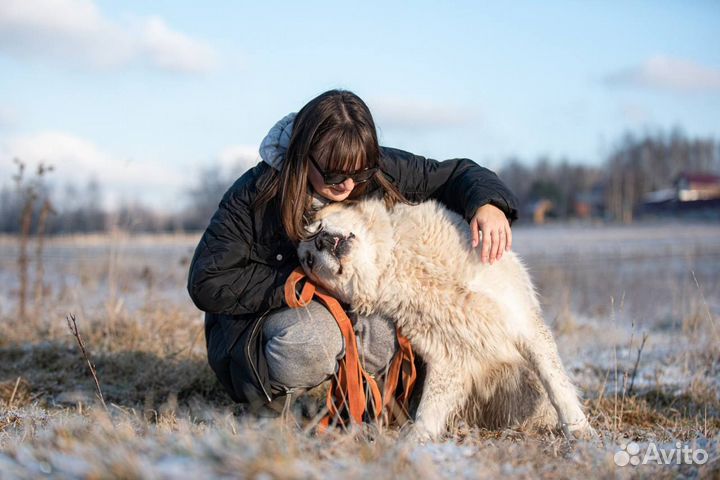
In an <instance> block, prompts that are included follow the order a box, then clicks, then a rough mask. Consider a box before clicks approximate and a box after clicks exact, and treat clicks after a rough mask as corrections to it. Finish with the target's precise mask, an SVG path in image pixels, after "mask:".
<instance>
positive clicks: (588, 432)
mask: <svg viewBox="0 0 720 480" xmlns="http://www.w3.org/2000/svg"><path fill="white" fill-rule="evenodd" d="M562 428H563V432H564V433H565V436H566V437H567V438H568V440H585V441H594V442H597V441H600V435H599V434H598V433H597V431H596V430H595V429H594V428H593V427H592V426H591V425H590V423H589V422H588V421H587V419H585V418H583V419H582V420H581V421H579V422H575V423H572V424H566V423H564V424H563V425H562Z"/></svg>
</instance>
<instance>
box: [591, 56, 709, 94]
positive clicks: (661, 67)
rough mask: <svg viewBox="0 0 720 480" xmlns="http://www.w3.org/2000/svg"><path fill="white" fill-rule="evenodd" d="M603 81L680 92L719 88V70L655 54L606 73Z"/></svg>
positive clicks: (623, 85) (616, 84) (609, 83)
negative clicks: (635, 63) (613, 71)
mask: <svg viewBox="0 0 720 480" xmlns="http://www.w3.org/2000/svg"><path fill="white" fill-rule="evenodd" d="M605 83H606V84H607V85H610V86H621V87H625V86H632V87H641V88H652V89H662V90H672V91H681V92H695V91H720V69H717V68H712V67H707V66H704V65H700V64H699V63H695V62H693V61H690V60H684V59H680V58H672V57H668V56H663V55H656V56H654V57H651V58H649V59H648V60H646V61H645V62H643V63H642V64H640V65H637V66H634V67H630V68H626V69H623V70H620V71H617V72H615V73H612V74H610V75H608V76H607V77H605Z"/></svg>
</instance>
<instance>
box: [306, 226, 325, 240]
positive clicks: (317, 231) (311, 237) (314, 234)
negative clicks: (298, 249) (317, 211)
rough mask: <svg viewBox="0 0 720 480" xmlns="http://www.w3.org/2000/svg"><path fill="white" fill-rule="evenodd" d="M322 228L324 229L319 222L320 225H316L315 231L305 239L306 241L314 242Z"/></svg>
mask: <svg viewBox="0 0 720 480" xmlns="http://www.w3.org/2000/svg"><path fill="white" fill-rule="evenodd" d="M324 228H325V227H324V226H323V224H322V222H320V225H318V228H317V230H315V232H314V233H312V234H310V236H309V237H307V239H308V241H312V240H315V237H317V236H318V235H320V234H321V233H322V232H323V230H324Z"/></svg>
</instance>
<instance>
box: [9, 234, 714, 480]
mask: <svg viewBox="0 0 720 480" xmlns="http://www.w3.org/2000/svg"><path fill="white" fill-rule="evenodd" d="M513 233H514V240H513V245H514V250H515V251H516V252H518V253H519V254H520V255H521V256H522V257H523V258H524V260H525V262H526V264H527V266H528V268H529V270H530V272H531V275H532V277H533V279H534V280H535V282H536V284H537V286H538V290H539V292H540V295H541V298H542V303H543V308H544V313H545V318H546V321H547V322H548V324H549V325H551V327H552V329H553V331H554V333H555V336H556V339H557V343H558V346H559V349H560V352H561V356H562V358H563V360H564V363H565V366H566V368H567V369H568V371H569V372H570V375H571V377H572V378H573V379H574V380H575V382H576V384H577V385H578V386H579V388H580V390H581V391H582V392H583V395H584V397H585V398H587V399H588V401H587V402H586V408H588V410H589V412H590V414H591V421H593V422H594V423H595V425H596V427H597V429H598V430H599V431H600V432H601V435H602V437H603V440H604V443H603V444H597V443H595V444H593V443H582V442H581V443H579V444H577V445H575V446H574V447H573V446H569V445H567V443H566V442H564V440H562V439H561V438H558V437H556V436H553V435H550V436H547V437H540V438H537V437H532V436H530V437H527V436H524V435H523V434H520V433H517V432H511V431H505V432H487V431H478V430H476V429H470V430H468V429H467V428H464V430H463V429H462V428H461V430H459V431H457V432H455V435H454V436H453V437H452V438H449V439H447V440H446V441H444V442H439V443H435V444H427V445H413V444H408V443H406V442H404V441H403V440H399V439H398V433H397V432H392V431H390V432H383V433H378V432H375V431H373V430H372V429H370V431H369V432H365V433H362V434H360V435H359V438H354V437H353V436H352V435H348V434H337V435H335V434H333V435H331V436H330V437H326V438H318V437H312V436H308V435H305V434H303V433H302V432H297V431H296V430H295V429H293V428H292V427H288V426H287V425H285V424H283V423H281V422H279V421H277V420H261V421H258V420H255V419H251V418H249V417H246V416H242V415H241V416H236V415H233V412H235V413H236V414H237V413H238V410H237V409H236V408H235V407H233V405H232V403H231V402H229V399H227V398H226V397H223V394H222V392H220V391H219V389H218V388H217V385H216V384H214V379H213V378H212V374H211V373H209V370H208V369H207V366H206V365H205V363H204V353H203V349H204V343H203V341H202V338H200V340H198V338H197V337H198V335H199V334H201V331H202V329H201V325H202V322H201V317H202V316H201V313H200V312H198V311H197V310H196V309H195V307H194V306H193V305H192V302H191V301H190V300H189V298H188V297H187V293H186V290H185V283H186V279H187V277H186V275H187V269H188V266H189V261H190V259H191V257H192V254H193V251H194V248H195V245H196V242H197V241H198V239H199V236H198V235H178V236H163V237H151V236H141V237H131V236H123V235H113V236H90V237H74V238H73V237H68V238H58V239H49V240H48V241H47V242H46V247H45V253H44V255H43V268H44V272H45V273H44V284H45V285H46V294H45V296H46V302H49V303H46V304H45V305H46V306H45V308H44V309H43V310H42V314H41V316H42V317H43V318H42V321H41V320H38V319H37V318H36V319H35V321H36V322H37V325H38V326H37V328H36V327H34V326H33V327H32V328H29V327H28V328H27V329H25V330H22V328H21V325H19V324H18V325H15V323H14V322H15V321H16V320H15V313H14V312H15V310H16V302H17V292H18V288H19V284H18V280H17V279H18V275H17V253H18V249H17V245H16V240H15V239H13V238H8V237H4V238H0V285H2V286H3V288H2V289H1V290H0V319H1V320H0V321H2V322H4V323H5V325H10V326H9V327H6V328H5V329H4V330H0V363H2V365H0V478H2V479H4V478H16V477H19V478H36V477H42V476H46V475H50V476H53V477H56V478H78V477H89V476H105V477H120V476H126V477H129V478H191V477H192V478H194V477H218V478H224V477H232V478H236V477H238V476H240V477H253V478H325V477H328V476H330V477H337V476H343V477H347V478H366V477H378V478H390V477H393V478H395V477H400V478H409V477H413V478H497V477H499V476H507V477H512V478H529V477H537V476H548V477H578V476H587V477H605V476H615V477H617V478H629V477H630V476H634V475H643V476H650V475H652V476H660V477H665V476H666V477H675V476H677V475H681V476H686V477H689V478H695V477H698V476H705V475H713V474H715V475H717V474H718V462H719V460H718V440H720V436H719V434H718V425H720V421H719V420H718V418H717V417H718V410H717V405H718V400H717V399H718V394H719V393H720V372H719V371H718V369H719V368H720V367H719V365H720V353H719V348H720V347H719V346H720V325H718V318H719V317H720V226H719V225H712V224H708V225H705V224H688V223H669V224H640V225H633V226H601V225H592V226H590V225H549V226H542V227H522V226H519V227H516V228H514V229H513ZM34 249H35V245H34V244H31V245H30V249H29V252H28V253H29V254H30V258H31V260H32V261H31V263H30V279H29V291H30V298H31V299H33V298H34V295H35V293H34V285H35V279H36V275H35V272H36V267H37V263H36V261H35V250H34ZM30 305H31V306H32V305H34V304H33V301H31V302H30ZM69 312H73V313H75V314H77V315H78V317H79V318H81V319H82V322H83V323H81V328H85V329H86V331H88V332H89V333H88V338H89V339H88V342H95V343H94V344H92V345H91V346H90V348H91V349H93V347H94V354H95V355H97V360H96V363H97V365H98V372H99V376H100V380H101V382H104V383H105V386H106V389H107V391H108V395H109V396H110V398H111V401H112V404H113V405H112V406H111V407H110V412H109V414H105V413H103V412H102V411H101V410H99V409H98V407H97V406H95V407H93V406H92V405H91V407H90V408H88V403H90V404H92V403H93V400H92V398H93V393H92V392H93V390H92V384H91V383H90V381H88V377H87V376H86V371H85V370H84V368H85V366H84V364H83V363H82V360H81V359H78V358H77V352H76V351H74V345H73V343H72V339H70V338H69V336H68V335H67V331H66V330H63V329H64V328H65V326H64V317H65V315H66V314H67V313H69ZM168 312H170V313H168ZM93 322H95V323H94V324H93ZM133 322H134V323H133ZM106 324H107V325H109V326H106ZM145 324H147V325H148V326H150V327H151V328H152V329H154V332H153V335H156V336H152V335H148V338H143V333H142V325H145ZM138 325H139V326H140V327H139V328H138V331H139V333H136V332H135V330H134V329H135V328H136V326H138ZM163 329H165V330H163ZM21 330H22V331H23V332H24V333H17V332H19V331H21ZM155 330H156V331H155ZM33 332H35V333H33ZM2 335H5V338H3V336H2ZM112 338H116V339H117V338H122V339H123V340H122V341H123V342H127V344H118V345H113V344H112V342H109V343H107V344H106V343H105V342H106V341H107V340H108V339H112ZM643 340H644V342H643ZM118 341H119V340H118ZM158 343H162V346H157V347H155V346H153V345H155V344H158ZM190 344H192V345H190ZM126 345H127V346H126ZM183 349H185V350H183ZM178 352H181V353H178ZM132 355H136V356H137V357H138V358H137V359H136V358H134V357H133V358H132V359H130V360H128V357H129V356H132ZM68 359H69V360H68ZM178 359H181V360H178ZM76 361H77V363H73V362H76ZM178 361H181V362H185V363H177V362H178ZM41 362H46V363H42V365H41V364H40V363H41ZM57 362H63V366H62V368H60V367H58V372H57V373H54V372H55V370H54V368H55V366H56V365H55V364H56V363H57ZM68 362H69V363H70V365H66V364H67V363H68ZM121 362H126V363H121ZM133 362H135V363H133ZM153 363H158V364H161V365H162V368H169V369H176V372H175V373H174V374H173V375H174V376H173V375H170V377H172V378H171V379H170V380H167V381H166V383H162V382H160V385H159V386H158V385H154V386H153V388H155V389H156V391H157V392H160V393H157V394H155V393H153V394H152V395H150V394H148V393H147V392H143V388H142V385H143V382H144V378H145V377H143V376H142V372H139V371H138V370H137V369H138V368H140V369H142V368H147V369H151V368H152V367H153ZM28 365H30V366H28ZM120 365H122V366H123V369H125V370H127V371H125V370H123V372H122V375H125V376H124V377H123V376H122V375H121V374H120V373H117V372H115V371H113V368H115V370H118V369H120ZM137 365H142V366H143V367H137ZM636 367H637V368H636ZM33 368H34V370H33ZM44 370H48V371H47V372H45V371H44ZM194 375H195V376H194ZM175 377H177V378H175ZM124 378H128V379H129V380H128V382H129V381H130V380H132V381H133V382H136V383H137V385H135V384H133V385H135V386H133V388H129V387H128V388H124V387H125V385H123V380H122V379H124ZM20 380H22V381H20ZM183 382H185V383H183ZM631 383H632V389H630V384H631ZM16 385H20V388H19V389H18V388H17V387H16V388H15V390H16V394H15V399H14V400H15V401H14V402H12V403H13V404H10V403H11V402H9V401H8V399H9V398H10V396H11V393H12V391H13V386H16ZM138 385H139V386H138ZM177 385H181V386H182V388H181V391H180V392H175V391H174V390H173V389H175V388H180V387H177ZM21 393H22V399H23V400H22V401H19V400H18V399H20V398H21ZM618 410H621V411H620V412H618ZM622 410H624V412H623V411H622ZM153 412H154V413H153ZM703 412H704V413H703ZM629 440H635V441H636V442H637V444H638V445H639V448H641V449H643V451H646V450H647V449H648V448H649V444H650V443H649V442H657V443H656V445H657V446H658V447H659V448H664V449H665V450H666V451H670V450H672V449H673V448H674V447H675V446H676V444H677V442H680V443H681V444H682V446H685V445H690V446H691V447H693V448H703V449H705V450H706V451H708V452H709V453H710V459H709V461H708V463H707V464H706V465H705V466H702V467H699V466H697V465H690V466H688V465H673V466H665V465H662V466H659V465H640V466H638V467H618V466H617V465H616V464H615V463H614V458H616V455H617V454H618V452H624V451H625V450H623V447H625V448H626V449H627V448H628V447H626V445H627V441H629Z"/></svg>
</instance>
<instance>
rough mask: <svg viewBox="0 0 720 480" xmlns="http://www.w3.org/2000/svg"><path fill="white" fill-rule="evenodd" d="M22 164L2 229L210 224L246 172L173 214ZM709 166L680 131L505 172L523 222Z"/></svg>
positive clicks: (226, 176)
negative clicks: (107, 206) (112, 199)
mask: <svg viewBox="0 0 720 480" xmlns="http://www.w3.org/2000/svg"><path fill="white" fill-rule="evenodd" d="M16 163H17V165H18V174H17V175H16V176H15V178H14V185H12V186H7V185H6V186H5V187H3V188H2V189H0V233H17V232H19V231H21V229H22V228H23V226H22V225H23V221H25V223H27V222H29V223H30V225H35V226H37V225H39V224H42V228H44V230H45V232H46V233H47V234H61V233H71V232H81V233H90V232H103V231H107V230H110V229H112V228H120V229H122V230H125V231H130V232H157V233H159V232H182V231H198V230H203V229H204V228H205V227H206V226H207V224H208V222H209V220H210V217H211V216H212V214H213V212H214V211H215V209H216V208H217V205H218V203H219V201H220V199H221V197H222V195H223V193H224V192H225V191H226V190H227V188H228V187H229V186H230V185H231V184H232V182H233V181H234V180H235V179H237V177H238V176H240V175H241V174H242V173H243V172H242V171H240V170H239V169H235V170H231V171H228V172H225V171H224V170H222V169H220V168H215V167H206V168H204V169H203V170H201V171H200V172H199V175H198V176H197V180H196V182H195V184H194V185H192V186H191V187H189V188H188V189H187V191H185V192H184V195H183V198H181V199H179V201H180V202H183V204H184V207H183V208H182V209H181V210H180V211H179V212H176V213H172V214H169V213H163V212H158V211H155V210H153V209H151V208H149V207H147V206H145V205H143V204H142V203H139V202H130V203H125V204H122V205H120V206H119V207H118V208H116V209H114V210H113V211H106V210H104V209H103V208H101V205H102V201H101V200H102V196H103V194H102V191H101V187H100V186H99V184H98V183H97V182H94V181H90V182H89V183H87V184H86V185H84V186H81V187H78V186H75V185H65V186H64V188H63V189H62V190H59V189H56V188H55V187H54V186H53V183H52V181H51V177H52V172H51V169H50V168H48V167H42V166H41V167H40V169H39V170H38V171H37V172H25V171H24V166H22V163H21V162H20V161H17V162H16ZM701 171H703V172H714V173H717V172H720V144H718V142H717V141H716V140H715V139H711V138H688V137H687V136H686V135H685V134H684V133H682V132H681V131H680V130H674V131H672V132H670V133H667V134H666V133H663V132H658V133H652V134H650V133H648V134H643V135H632V134H627V135H625V136H624V137H623V138H622V139H621V140H620V141H619V142H618V143H617V144H616V145H615V146H614V147H613V148H612V150H611V151H610V153H609V155H608V156H607V158H606V159H605V160H604V162H603V163H602V164H601V165H599V166H597V165H595V166H592V165H587V164H583V163H580V162H577V161H572V160H570V159H559V160H553V159H550V158H540V159H537V160H536V161H535V162H533V163H531V162H527V161H523V160H521V159H518V158H511V159H508V161H507V162H506V163H505V165H504V166H503V167H502V168H501V169H500V170H499V171H498V172H497V173H498V174H499V175H500V178H502V179H503V181H505V182H506V183H507V184H508V186H509V187H510V188H511V189H512V191H513V192H514V193H515V194H516V195H517V197H518V199H519V201H520V209H521V215H520V216H521V220H528V219H532V217H533V211H534V209H537V208H538V207H537V206H538V204H540V202H544V205H549V207H547V208H548V209H549V214H550V215H551V216H554V217H557V218H559V219H569V218H573V217H575V216H585V217H587V216H594V217H600V218H603V219H604V220H607V221H621V222H629V221H632V220H633V216H634V212H635V211H636V209H637V207H638V205H639V204H640V203H641V202H642V200H643V198H644V196H645V195H646V194H647V193H649V192H652V191H655V190H660V189H663V188H669V187H671V186H672V182H673V180H674V179H675V178H676V177H677V175H679V174H680V173H682V172H701ZM580 207H583V208H584V210H583V209H581V208H580ZM41 218H42V222H40V219H41ZM32 228H37V227H32Z"/></svg>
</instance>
